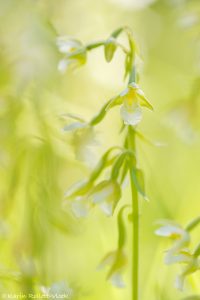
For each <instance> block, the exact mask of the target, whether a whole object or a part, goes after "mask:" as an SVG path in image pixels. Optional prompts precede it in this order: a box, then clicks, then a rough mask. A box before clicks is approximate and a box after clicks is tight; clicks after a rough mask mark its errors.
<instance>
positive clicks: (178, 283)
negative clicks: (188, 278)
mask: <svg viewBox="0 0 200 300" xmlns="http://www.w3.org/2000/svg"><path fill="white" fill-rule="evenodd" d="M184 279H185V278H184V277H183V276H181V275H180V276H177V277H176V281H175V287H176V288H177V289H178V290H180V291H182V290H183V286H184Z"/></svg>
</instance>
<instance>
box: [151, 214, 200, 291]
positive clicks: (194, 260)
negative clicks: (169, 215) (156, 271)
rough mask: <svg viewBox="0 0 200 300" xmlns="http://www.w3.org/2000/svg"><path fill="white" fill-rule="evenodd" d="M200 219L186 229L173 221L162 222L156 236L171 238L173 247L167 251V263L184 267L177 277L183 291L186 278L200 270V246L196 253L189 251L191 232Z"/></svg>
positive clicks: (178, 284) (177, 284)
mask: <svg viewBox="0 0 200 300" xmlns="http://www.w3.org/2000/svg"><path fill="white" fill-rule="evenodd" d="M199 222H200V218H196V219H194V220H193V221H192V222H190V223H189V224H188V225H187V226H186V227H185V228H183V227H182V226H181V225H179V224H177V223H175V222H173V221H167V220H166V221H162V222H161V223H162V224H161V227H159V228H158V229H157V230H156V231H155V234H156V235H158V236H162V237H166V238H169V239H170V240H171V241H172V246H171V248H170V249H168V250H167V251H166V255H165V263H166V264H167V265H171V264H176V263H178V264H181V265H183V268H182V271H181V273H180V274H179V275H178V276H177V278H176V282H175V285H176V287H177V288H178V289H180V290H182V289H183V286H184V281H185V278H186V277H187V276H188V275H190V274H192V273H194V272H196V271H197V270H199V269H200V258H199V255H200V246H197V248H196V249H195V250H194V251H191V250H190V249H189V245H190V241H191V237H190V231H191V230H192V229H194V228H195V227H196V225H198V223H199Z"/></svg>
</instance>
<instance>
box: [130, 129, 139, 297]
mask: <svg viewBox="0 0 200 300" xmlns="http://www.w3.org/2000/svg"><path fill="white" fill-rule="evenodd" d="M128 148H129V149H130V150H132V151H133V152H136V145H135V131H134V129H132V128H131V127H129V132H128ZM136 163H137V161H136V157H135V156H132V158H131V164H130V182H131V195H132V208H133V239H132V300H138V286H139V202H138V200H139V199H138V192H137V188H136V186H135V181H134V170H135V169H136Z"/></svg>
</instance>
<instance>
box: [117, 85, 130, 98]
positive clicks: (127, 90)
mask: <svg viewBox="0 0 200 300" xmlns="http://www.w3.org/2000/svg"><path fill="white" fill-rule="evenodd" d="M128 92H129V88H128V87H127V88H126V89H125V90H123V91H122V92H121V93H120V94H119V95H120V97H123V96H125V95H127V94H128Z"/></svg>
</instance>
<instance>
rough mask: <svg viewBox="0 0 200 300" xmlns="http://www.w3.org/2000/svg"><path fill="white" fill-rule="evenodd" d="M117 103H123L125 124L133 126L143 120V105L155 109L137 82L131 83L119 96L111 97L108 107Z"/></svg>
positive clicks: (122, 115) (122, 109) (121, 111)
mask: <svg viewBox="0 0 200 300" xmlns="http://www.w3.org/2000/svg"><path fill="white" fill-rule="evenodd" d="M116 105H121V109H120V114H121V118H122V120H123V121H124V124H126V125H132V126H135V125H137V124H138V123H140V121H141V120H142V107H146V108H148V109H150V110H153V107H152V105H151V104H150V103H149V102H148V100H147V98H146V97H145V94H144V93H143V91H142V90H141V89H140V87H139V86H138V85H137V84H136V83H135V82H132V83H130V84H129V85H128V87H127V88H126V89H125V90H123V91H122V92H121V93H120V94H119V95H118V96H117V97H114V98H113V99H111V101H110V103H109V105H108V106H107V108H106V109H107V110H108V109H110V108H112V107H114V106H116Z"/></svg>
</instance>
